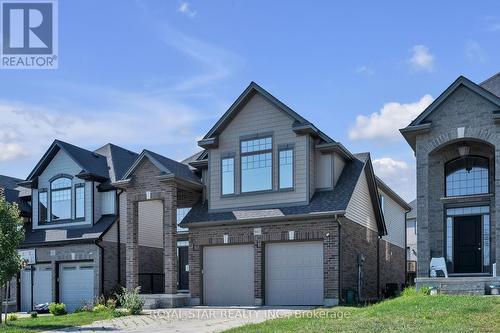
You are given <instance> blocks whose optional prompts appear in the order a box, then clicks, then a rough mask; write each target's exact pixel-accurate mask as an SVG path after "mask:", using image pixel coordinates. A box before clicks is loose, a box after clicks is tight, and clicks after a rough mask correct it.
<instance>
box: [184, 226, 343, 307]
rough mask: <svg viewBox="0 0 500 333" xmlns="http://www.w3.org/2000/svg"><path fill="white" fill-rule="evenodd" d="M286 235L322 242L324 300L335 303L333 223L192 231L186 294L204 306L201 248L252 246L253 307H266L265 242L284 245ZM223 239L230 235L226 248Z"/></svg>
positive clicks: (335, 231) (336, 258) (336, 260)
mask: <svg viewBox="0 0 500 333" xmlns="http://www.w3.org/2000/svg"><path fill="white" fill-rule="evenodd" d="M254 228H261V235H259V236H254ZM288 231H295V237H294V240H293V241H311V240H322V241H323V253H324V259H323V260H324V278H325V283H324V299H325V302H326V303H335V302H338V299H339V280H338V278H339V275H338V267H339V256H338V223H337V222H335V221H333V220H323V221H300V222H286V223H270V222H268V223H261V224H258V225H257V224H256V225H239V226H220V227H206V228H192V229H191V230H190V232H189V244H190V248H189V268H190V271H189V281H190V283H189V291H190V293H191V297H192V300H193V303H194V304H197V303H198V304H201V303H202V302H203V300H202V295H203V291H202V288H203V282H202V274H201V270H202V255H203V247H205V246H211V245H236V244H249V243H251V244H253V245H254V286H255V290H254V295H255V304H256V305H260V304H265V291H264V265H263V263H264V262H263V255H264V250H263V249H264V248H265V244H266V243H268V242H279V241H287V240H288ZM224 235H229V242H228V243H227V244H224Z"/></svg>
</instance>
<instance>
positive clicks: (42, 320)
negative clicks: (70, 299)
mask: <svg viewBox="0 0 500 333" xmlns="http://www.w3.org/2000/svg"><path fill="white" fill-rule="evenodd" d="M111 318H113V316H112V313H111V312H109V311H96V312H80V313H73V314H68V315H65V316H57V317H54V316H52V315H49V316H39V317H38V318H19V319H17V320H16V321H11V322H8V324H7V325H5V324H2V325H0V332H2V333H34V332H40V331H48V330H56V329H61V328H65V327H73V326H81V325H87V324H91V323H92V322H94V321H98V320H104V319H111Z"/></svg>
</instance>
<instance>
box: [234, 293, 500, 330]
mask: <svg viewBox="0 0 500 333" xmlns="http://www.w3.org/2000/svg"><path fill="white" fill-rule="evenodd" d="M312 314H314V315H315V318H308V316H303V317H302V318H298V317H296V316H292V317H288V318H282V319H275V320H269V321H266V322H263V323H260V324H251V325H246V326H242V327H239V328H235V329H232V330H229V331H227V332H231V333H250V332H259V333H260V332H264V333H265V332H273V333H274V332H500V297H480V296H447V295H439V296H427V295H422V294H419V293H417V292H414V291H413V292H412V291H408V292H406V293H405V295H403V296H401V297H398V298H395V299H391V300H386V301H383V302H380V303H378V304H374V305H370V306H366V307H335V308H330V309H317V310H314V311H312V312H309V313H308V315H309V317H311V316H312Z"/></svg>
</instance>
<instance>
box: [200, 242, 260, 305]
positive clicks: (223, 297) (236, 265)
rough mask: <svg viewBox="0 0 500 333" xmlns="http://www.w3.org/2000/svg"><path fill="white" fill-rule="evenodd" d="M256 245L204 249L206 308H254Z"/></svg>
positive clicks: (204, 294)
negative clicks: (208, 306)
mask: <svg viewBox="0 0 500 333" xmlns="http://www.w3.org/2000/svg"><path fill="white" fill-rule="evenodd" d="M253 265H254V260H253V245H231V246H208V247H205V248H204V249H203V296H204V303H205V304H206V305H254V283H253V281H254V276H253V272H254V268H253Z"/></svg>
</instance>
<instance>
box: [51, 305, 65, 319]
mask: <svg viewBox="0 0 500 333" xmlns="http://www.w3.org/2000/svg"><path fill="white" fill-rule="evenodd" d="M49 312H50V313H51V314H52V315H54V316H63V315H65V314H67V313H68V312H67V311H66V304H64V303H50V305H49Z"/></svg>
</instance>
